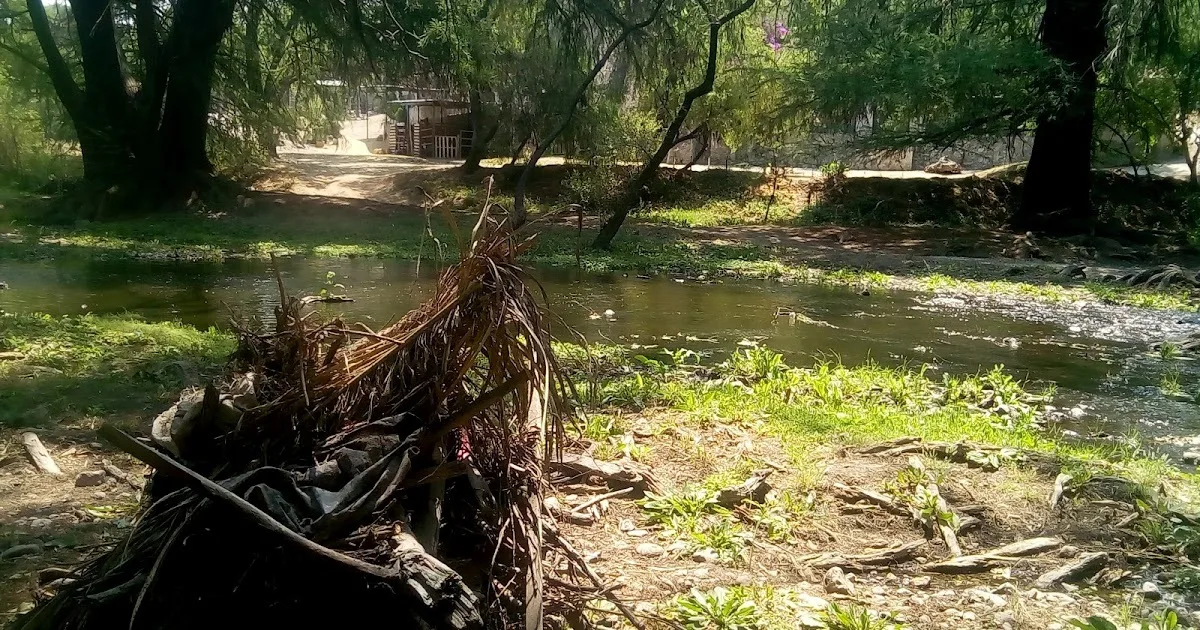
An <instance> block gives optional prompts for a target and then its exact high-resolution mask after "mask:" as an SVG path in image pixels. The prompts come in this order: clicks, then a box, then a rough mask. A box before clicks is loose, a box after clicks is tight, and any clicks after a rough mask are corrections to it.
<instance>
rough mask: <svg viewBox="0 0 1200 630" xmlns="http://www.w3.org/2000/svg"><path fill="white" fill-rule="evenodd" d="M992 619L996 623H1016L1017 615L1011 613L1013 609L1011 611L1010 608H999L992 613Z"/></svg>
mask: <svg viewBox="0 0 1200 630" xmlns="http://www.w3.org/2000/svg"><path fill="white" fill-rule="evenodd" d="M992 621H993V622H995V623H996V624H997V625H1004V624H1006V623H1016V622H1017V616H1016V615H1015V614H1013V611H1011V610H1001V611H1000V612H998V613H996V614H994V615H992Z"/></svg>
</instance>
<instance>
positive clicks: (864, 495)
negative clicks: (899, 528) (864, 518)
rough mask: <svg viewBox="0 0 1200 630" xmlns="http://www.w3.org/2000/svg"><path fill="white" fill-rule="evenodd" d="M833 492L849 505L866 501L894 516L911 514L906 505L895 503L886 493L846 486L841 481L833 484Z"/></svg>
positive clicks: (908, 515) (909, 515)
mask: <svg viewBox="0 0 1200 630" xmlns="http://www.w3.org/2000/svg"><path fill="white" fill-rule="evenodd" d="M833 494H834V496H836V497H837V498H839V499H841V500H842V501H844V502H846V503H849V504H851V505H853V504H855V503H866V504H868V505H874V506H877V507H880V508H882V509H883V510H884V511H885V512H888V513H891V514H895V515H896V516H904V517H911V516H912V511H911V510H910V509H909V508H908V507H906V506H904V505H902V504H900V503H897V502H896V501H894V500H893V499H892V498H891V497H889V496H887V495H886V494H880V493H878V492H875V491H874V490H867V489H866V488H855V487H852V486H847V485H846V484H843V483H835V484H833Z"/></svg>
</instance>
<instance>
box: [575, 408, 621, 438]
mask: <svg viewBox="0 0 1200 630" xmlns="http://www.w3.org/2000/svg"><path fill="white" fill-rule="evenodd" d="M578 427H579V432H580V436H581V437H585V438H588V439H589V440H596V441H597V442H603V441H605V440H608V439H609V438H614V437H619V436H622V435H624V434H625V433H626V429H625V425H624V423H623V422H621V420H620V419H619V418H618V417H616V416H610V415H607V414H603V413H593V414H589V415H588V416H587V417H586V418H584V421H583V422H582V423H580V424H579V425H578Z"/></svg>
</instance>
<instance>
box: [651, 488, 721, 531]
mask: <svg viewBox="0 0 1200 630" xmlns="http://www.w3.org/2000/svg"><path fill="white" fill-rule="evenodd" d="M639 505H641V508H642V511H644V512H645V513H646V517H647V518H648V519H650V522H651V523H654V524H656V525H671V524H673V523H674V522H676V519H680V518H685V519H695V518H699V517H700V515H702V514H706V513H714V512H725V511H726V510H725V508H722V507H721V506H720V504H718V503H717V493H716V492H710V491H707V490H693V491H691V492H680V493H677V494H647V495H646V498H645V499H642V501H641V502H640V503H639Z"/></svg>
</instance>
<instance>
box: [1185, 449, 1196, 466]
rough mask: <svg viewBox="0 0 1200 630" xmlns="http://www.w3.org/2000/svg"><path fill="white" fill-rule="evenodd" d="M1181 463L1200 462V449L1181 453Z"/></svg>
mask: <svg viewBox="0 0 1200 630" xmlns="http://www.w3.org/2000/svg"><path fill="white" fill-rule="evenodd" d="M1183 463H1185V464H1200V451H1188V452H1186V453H1184V454H1183Z"/></svg>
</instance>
